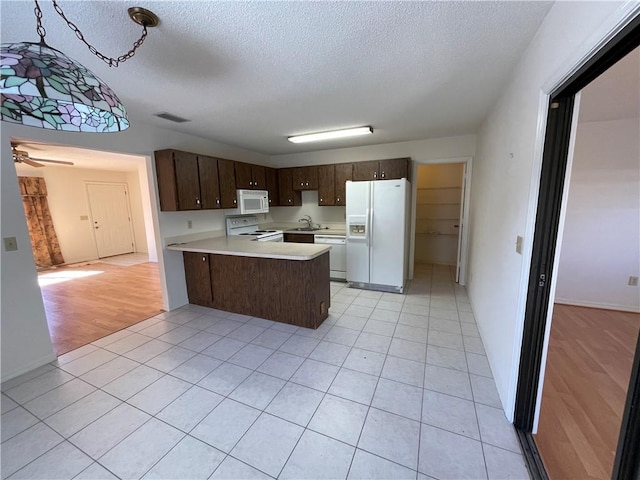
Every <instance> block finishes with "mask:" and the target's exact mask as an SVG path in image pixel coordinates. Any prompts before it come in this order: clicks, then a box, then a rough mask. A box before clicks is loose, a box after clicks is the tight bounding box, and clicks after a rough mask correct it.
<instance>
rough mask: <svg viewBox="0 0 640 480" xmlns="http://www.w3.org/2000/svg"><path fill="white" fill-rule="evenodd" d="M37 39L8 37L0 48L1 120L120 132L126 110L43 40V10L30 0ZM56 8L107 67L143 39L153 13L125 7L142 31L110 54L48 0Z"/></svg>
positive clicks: (71, 129)
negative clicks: (114, 55)
mask: <svg viewBox="0 0 640 480" xmlns="http://www.w3.org/2000/svg"><path fill="white" fill-rule="evenodd" d="M35 4H36V7H35V9H34V11H35V15H36V19H37V32H38V35H39V36H40V42H39V43H28V42H20V43H9V44H2V46H1V48H0V97H1V99H2V105H1V106H0V118H1V119H2V120H3V121H6V122H12V123H20V124H22V125H27V126H32V127H40V128H47V129H53V130H63V131H69V132H94V133H103V132H119V131H122V130H125V129H126V128H128V127H129V120H128V119H127V112H126V110H125V108H124V105H122V102H120V99H119V98H118V97H117V95H116V94H115V93H114V92H113V90H111V88H109V86H108V85H107V84H106V83H104V82H103V81H102V80H100V79H99V78H98V77H97V76H95V75H94V74H93V73H92V72H91V71H90V70H89V69H88V68H86V67H84V66H83V65H81V64H80V63H78V62H76V61H74V60H72V59H71V58H69V57H67V56H66V55H65V54H64V53H62V52H60V51H59V50H56V49H55V48H51V47H50V46H49V45H47V44H46V42H45V35H46V31H45V29H44V28H43V26H42V21H41V19H42V11H41V10H40V6H39V4H38V1H37V0H35ZM53 5H54V8H55V9H56V12H58V14H59V15H60V16H61V17H62V18H63V19H64V20H65V21H66V22H67V25H68V26H69V27H70V28H71V29H72V30H74V32H75V33H76V36H77V37H78V38H79V39H80V40H81V41H82V42H84V43H85V44H86V45H87V47H89V50H90V51H91V52H92V53H93V54H94V55H96V56H97V57H98V58H100V59H101V60H103V61H104V62H106V63H107V64H108V65H109V66H110V67H117V66H118V64H119V63H121V62H124V61H126V60H128V59H129V58H131V57H132V56H133V55H134V54H135V51H136V49H137V48H138V47H140V45H142V43H143V42H144V40H145V38H146V36H147V27H154V26H156V25H157V24H158V17H156V16H155V15H154V14H153V13H152V12H149V11H148V10H146V9H143V8H140V7H134V8H130V9H129V16H130V17H131V19H132V20H133V21H134V22H136V23H138V24H139V25H142V27H143V31H142V36H141V37H140V39H139V40H137V41H136V42H135V43H134V44H133V48H132V49H131V50H129V52H127V53H126V54H124V55H121V56H120V57H118V58H109V57H106V56H105V55H103V54H102V53H100V52H98V51H97V50H96V48H95V47H93V46H92V45H90V44H89V43H87V41H86V40H85V39H84V37H83V35H82V33H81V32H80V30H79V29H78V27H76V26H75V24H73V23H72V22H70V21H69V20H67V18H66V16H65V15H64V12H63V11H62V9H61V8H60V6H59V5H58V3H57V2H56V0H53Z"/></svg>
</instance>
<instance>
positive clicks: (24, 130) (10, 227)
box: [0, 119, 269, 381]
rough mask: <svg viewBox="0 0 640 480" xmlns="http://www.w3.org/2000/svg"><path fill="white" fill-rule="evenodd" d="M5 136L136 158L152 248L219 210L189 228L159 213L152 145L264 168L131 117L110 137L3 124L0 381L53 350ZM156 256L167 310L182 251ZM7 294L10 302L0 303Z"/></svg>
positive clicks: (180, 287) (180, 296)
mask: <svg viewBox="0 0 640 480" xmlns="http://www.w3.org/2000/svg"><path fill="white" fill-rule="evenodd" d="M11 138H15V139H19V140H22V141H28V140H31V141H35V142H47V143H53V144H59V145H70V146H77V147H83V148H91V149H95V150H103V151H107V152H118V153H127V154H134V155H140V156H144V157H145V158H146V168H144V169H143V170H144V172H143V176H144V177H145V181H146V185H147V187H148V189H149V193H150V195H151V198H152V199H153V200H152V201H151V203H150V206H151V214H152V219H153V224H154V226H155V228H154V235H155V238H154V240H155V242H156V243H157V245H159V246H163V245H164V243H163V238H164V237H166V236H171V235H177V234H181V233H191V232H192V231H194V230H195V228H199V227H200V226H202V227H203V230H204V229H205V228H204V227H205V225H206V226H207V227H208V226H209V225H210V224H214V225H217V224H220V223H221V220H220V219H221V215H222V214H221V213H218V212H213V213H212V214H211V215H210V216H208V215H206V213H208V212H195V213H197V214H205V215H198V216H197V218H196V220H195V221H194V230H187V228H186V218H187V215H189V214H190V212H184V213H180V214H176V215H174V216H171V215H169V214H160V215H159V213H158V210H159V202H158V194H157V187H156V185H155V167H154V164H153V162H152V161H151V159H152V158H153V152H154V151H155V150H161V149H164V148H176V149H181V150H186V151H190V152H195V153H202V154H208V155H213V156H218V157H223V158H232V159H234V160H239V161H246V162H251V163H256V164H261V165H266V164H267V163H268V160H269V159H268V157H267V156H265V155H261V154H258V153H255V152H251V151H248V150H244V149H241V148H238V147H233V146H231V145H225V144H221V143H216V142H212V141H208V140H205V139H203V138H199V137H194V136H192V135H185V134H182V133H178V132H174V131H170V130H166V129H162V128H156V127H151V126H149V125H145V124H143V123H140V122H137V121H136V120H135V119H132V127H131V128H129V129H128V130H125V131H124V132H121V133H111V134H90V133H69V132H56V131H50V130H44V129H38V128H30V127H23V126H20V125H15V124H10V123H6V122H3V123H2V143H1V145H0V148H1V149H2V150H1V156H0V158H1V168H2V169H1V173H2V184H1V185H2V191H1V200H2V201H1V204H2V219H1V227H2V236H3V237H16V239H17V241H18V247H19V249H18V250H17V251H14V252H5V251H4V249H3V250H2V256H1V263H0V265H1V266H2V285H1V294H2V300H3V301H2V306H1V317H0V321H1V330H2V381H5V380H8V379H9V378H12V377H14V376H16V375H19V374H21V373H23V372H25V371H28V370H31V369H33V368H35V367H38V366H40V365H43V364H44V363H46V362H48V361H51V360H52V359H53V349H52V347H51V341H50V338H49V332H48V329H47V324H46V318H45V313H44V305H43V303H42V296H41V294H40V288H39V287H38V283H37V275H36V269H35V265H34V263H33V255H32V252H31V248H30V244H29V235H28V233H27V228H26V221H25V218H24V210H23V209H22V200H21V197H20V192H19V190H18V183H17V180H16V171H15V167H14V163H13V161H12V159H11V145H10V140H11ZM47 168H50V167H47ZM141 190H142V189H141ZM142 194H144V192H142ZM208 229H209V230H211V229H214V228H208ZM158 261H159V265H160V272H161V285H162V289H163V296H164V298H165V304H164V308H167V309H173V308H176V307H178V306H180V305H184V304H185V303H186V301H187V295H186V288H185V285H184V271H183V265H182V256H181V255H179V254H178V252H170V251H168V250H166V249H164V248H163V249H162V250H161V254H160V256H159V258H158ZM9 299H10V301H8V300H9Z"/></svg>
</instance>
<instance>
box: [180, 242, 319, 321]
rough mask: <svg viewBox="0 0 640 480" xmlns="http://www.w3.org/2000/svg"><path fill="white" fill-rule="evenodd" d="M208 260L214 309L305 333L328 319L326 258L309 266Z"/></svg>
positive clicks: (251, 259)
mask: <svg viewBox="0 0 640 480" xmlns="http://www.w3.org/2000/svg"><path fill="white" fill-rule="evenodd" d="M209 258H210V269H211V286H212V290H213V307H214V308H217V309H220V310H225V311H229V312H234V313H241V314H244V315H251V316H253V317H259V318H266V319H268V320H274V321H276V322H282V323H290V324H293V325H297V326H301V327H308V328H318V326H320V324H321V323H322V322H323V321H324V320H325V319H326V318H327V316H328V310H329V306H330V284H329V253H328V252H327V253H324V254H322V255H320V256H319V257H316V258H314V259H311V260H280V259H268V258H254V257H237V256H233V255H217V254H210V255H209ZM186 267H187V265H186V264H185V268H186ZM187 276H189V275H188V274H187Z"/></svg>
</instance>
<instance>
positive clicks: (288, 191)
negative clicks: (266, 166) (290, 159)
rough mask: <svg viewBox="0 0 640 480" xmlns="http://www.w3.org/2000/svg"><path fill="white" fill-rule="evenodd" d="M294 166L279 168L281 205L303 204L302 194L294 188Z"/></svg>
mask: <svg viewBox="0 0 640 480" xmlns="http://www.w3.org/2000/svg"><path fill="white" fill-rule="evenodd" d="M292 170H293V169H292V168H280V169H278V193H279V199H280V202H279V203H280V206H281V207H291V206H301V205H302V195H301V194H300V191H296V190H294V189H293V172H292Z"/></svg>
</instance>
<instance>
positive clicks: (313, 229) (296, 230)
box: [287, 227, 325, 232]
mask: <svg viewBox="0 0 640 480" xmlns="http://www.w3.org/2000/svg"><path fill="white" fill-rule="evenodd" d="M318 230H325V229H324V228H317V227H298V228H289V229H288V230H287V232H317V231H318Z"/></svg>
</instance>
